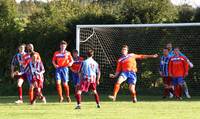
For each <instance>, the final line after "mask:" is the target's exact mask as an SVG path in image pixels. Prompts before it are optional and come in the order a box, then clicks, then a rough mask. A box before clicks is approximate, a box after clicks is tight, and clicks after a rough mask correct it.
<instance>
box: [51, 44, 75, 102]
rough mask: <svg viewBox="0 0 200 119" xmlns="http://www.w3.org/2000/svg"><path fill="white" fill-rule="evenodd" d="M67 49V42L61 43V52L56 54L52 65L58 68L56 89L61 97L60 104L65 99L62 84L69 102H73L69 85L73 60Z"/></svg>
mask: <svg viewBox="0 0 200 119" xmlns="http://www.w3.org/2000/svg"><path fill="white" fill-rule="evenodd" d="M66 48H67V42H66V41H61V42H60V50H59V51H56V52H55V53H54V56H53V59H52V63H53V65H54V67H55V68H56V88H57V91H58V95H59V102H63V99H64V98H63V95H62V86H61V82H62V84H63V87H64V89H65V93H66V97H67V102H71V99H70V96H69V85H68V81H69V69H68V67H70V66H72V64H73V58H72V56H71V53H70V52H69V51H67V50H66Z"/></svg>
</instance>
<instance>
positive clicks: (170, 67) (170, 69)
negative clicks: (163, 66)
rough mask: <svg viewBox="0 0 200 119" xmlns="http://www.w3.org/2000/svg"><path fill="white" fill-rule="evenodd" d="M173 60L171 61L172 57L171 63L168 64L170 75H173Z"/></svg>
mask: <svg viewBox="0 0 200 119" xmlns="http://www.w3.org/2000/svg"><path fill="white" fill-rule="evenodd" d="M172 68H173V67H172V61H171V58H170V60H169V64H168V73H169V74H170V75H172Z"/></svg>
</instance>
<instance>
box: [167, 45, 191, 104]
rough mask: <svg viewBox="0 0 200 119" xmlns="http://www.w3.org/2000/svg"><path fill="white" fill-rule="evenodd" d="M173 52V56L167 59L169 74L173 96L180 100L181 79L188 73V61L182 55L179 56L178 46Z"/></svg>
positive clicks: (182, 81) (182, 82)
mask: <svg viewBox="0 0 200 119" xmlns="http://www.w3.org/2000/svg"><path fill="white" fill-rule="evenodd" d="M173 52H174V54H175V56H173V57H171V58H170V61H169V76H170V77H172V81H173V85H174V87H175V96H176V98H177V99H178V100H181V99H182V98H181V96H182V87H183V84H184V80H183V79H184V77H186V76H187V75H188V62H187V59H186V58H185V57H184V56H180V51H179V48H175V49H174V51H173Z"/></svg>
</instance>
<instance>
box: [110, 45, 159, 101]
mask: <svg viewBox="0 0 200 119" xmlns="http://www.w3.org/2000/svg"><path fill="white" fill-rule="evenodd" d="M121 53H122V56H121V57H120V58H119V59H118V62H117V69H116V72H115V74H110V78H117V77H118V80H117V82H116V83H115V85H114V91H113V95H109V96H108V97H109V98H110V99H112V100H113V101H115V100H116V96H117V93H118V91H119V89H120V84H121V83H122V82H124V81H126V82H127V83H128V85H129V90H130V92H131V96H132V100H133V102H134V103H135V102H137V98H136V90H135V85H136V81H137V78H136V72H137V63H136V59H146V58H157V57H158V55H157V54H155V55H138V54H134V53H130V54H129V53H128V46H127V45H123V46H122V50H121Z"/></svg>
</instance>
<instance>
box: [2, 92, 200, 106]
mask: <svg viewBox="0 0 200 119" xmlns="http://www.w3.org/2000/svg"><path fill="white" fill-rule="evenodd" d="M17 99H18V98H17V96H1V97H0V104H6V103H14V101H15V100H17ZM46 99H47V102H48V103H58V96H55V95H47V96H46ZM71 99H72V102H76V100H75V97H74V95H71ZM100 100H101V101H102V102H112V101H111V100H110V99H108V95H100ZM82 101H83V102H91V101H95V100H94V96H93V95H92V94H84V95H82ZM116 101H117V102H130V101H131V97H130V96H129V95H118V96H117V100H116ZM138 101H139V102H165V101H177V100H176V99H174V98H173V99H162V97H161V96H145V95H139V96H138ZM181 101H186V102H193V101H200V96H194V97H192V98H191V99H187V98H186V97H183V100H181ZM24 102H25V103H28V102H29V101H28V96H24ZM38 102H40V101H38Z"/></svg>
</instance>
